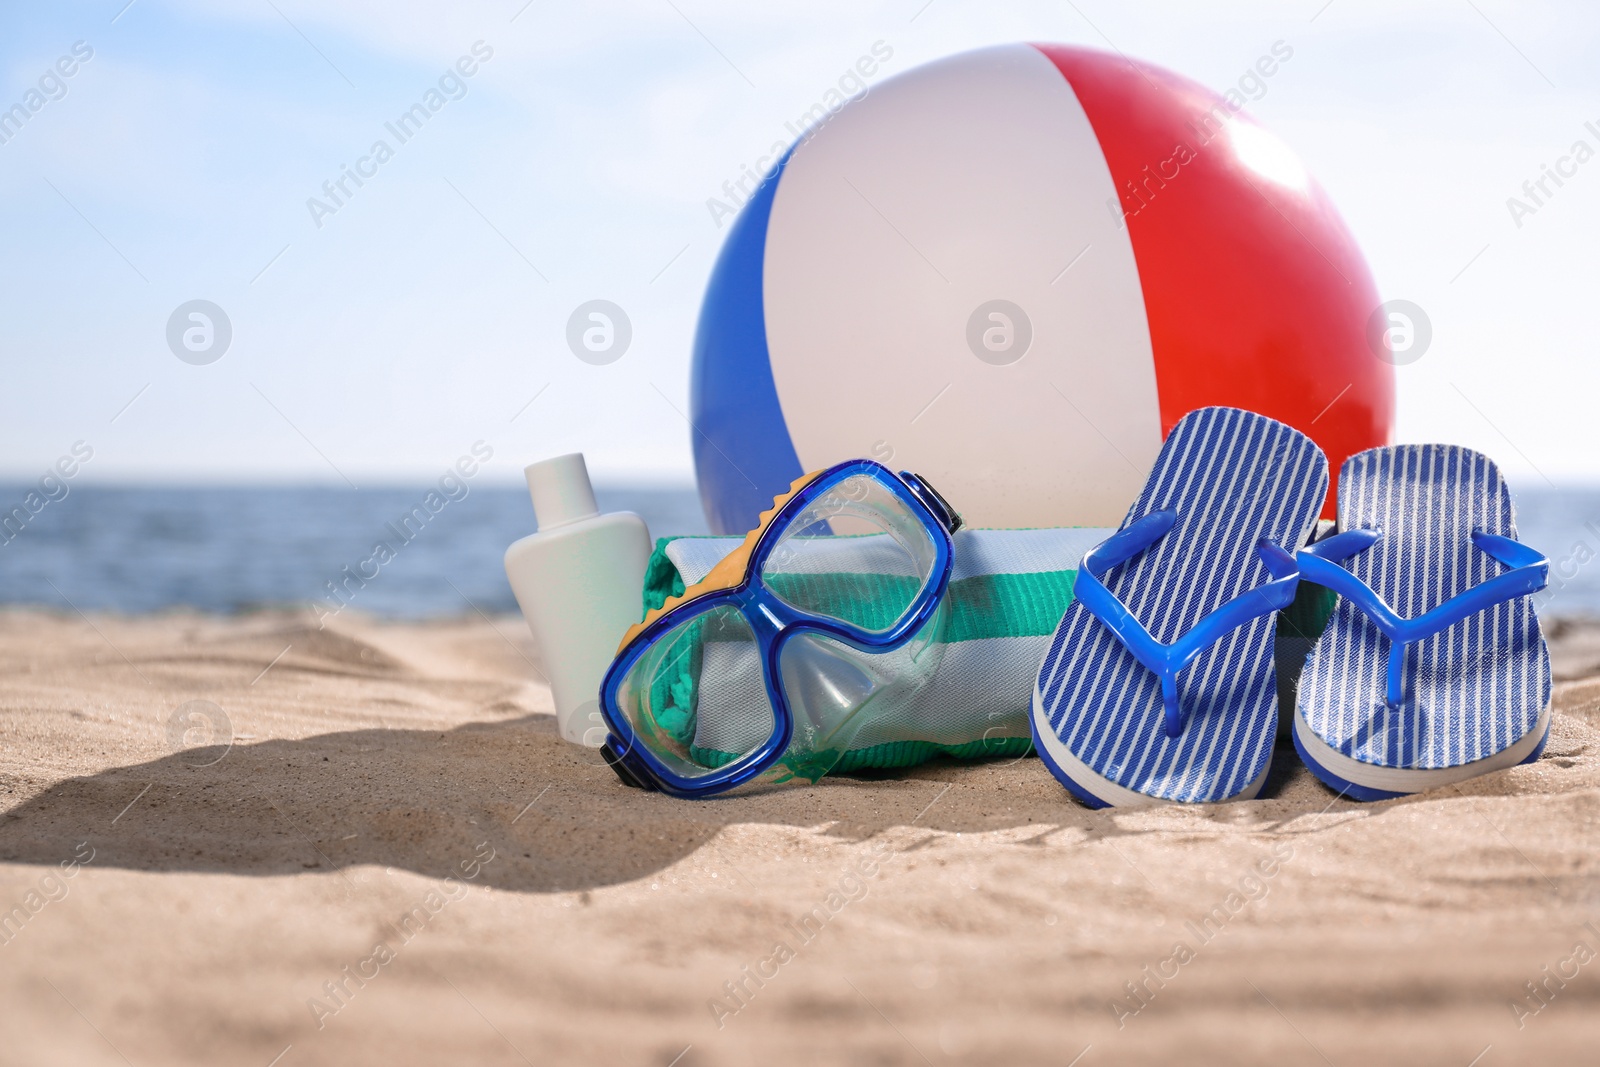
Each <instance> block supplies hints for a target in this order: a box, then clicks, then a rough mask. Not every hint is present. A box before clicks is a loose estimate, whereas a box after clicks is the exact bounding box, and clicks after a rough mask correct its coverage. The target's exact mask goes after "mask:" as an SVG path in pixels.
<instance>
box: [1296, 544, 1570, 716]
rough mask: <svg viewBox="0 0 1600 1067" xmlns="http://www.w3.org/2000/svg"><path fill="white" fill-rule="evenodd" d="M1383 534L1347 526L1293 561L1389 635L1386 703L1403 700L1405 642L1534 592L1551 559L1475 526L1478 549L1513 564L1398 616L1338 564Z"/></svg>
mask: <svg viewBox="0 0 1600 1067" xmlns="http://www.w3.org/2000/svg"><path fill="white" fill-rule="evenodd" d="M1383 536H1384V534H1383V531H1382V530H1347V531H1345V532H1344V533H1341V534H1335V535H1334V536H1332V537H1329V538H1327V539H1326V540H1323V541H1318V542H1317V543H1316V544H1314V545H1311V546H1310V547H1308V548H1304V549H1301V550H1300V552H1299V553H1298V555H1297V556H1296V562H1297V563H1298V564H1299V567H1300V574H1301V576H1302V577H1304V578H1305V579H1306V581H1308V582H1315V583H1316V584H1317V585H1321V586H1325V587H1327V588H1329V589H1332V590H1333V591H1334V592H1336V593H1338V594H1339V595H1340V596H1342V597H1344V598H1345V599H1347V600H1349V601H1351V602H1352V603H1353V604H1355V606H1356V607H1358V608H1360V609H1361V611H1362V613H1363V614H1365V615H1366V616H1367V618H1369V619H1371V620H1372V621H1373V623H1374V625H1376V626H1377V627H1378V629H1379V630H1380V631H1381V632H1382V633H1383V635H1384V636H1385V637H1387V638H1388V639H1389V675H1388V685H1387V689H1388V691H1387V693H1385V698H1386V700H1387V701H1388V704H1389V706H1390V707H1397V706H1398V705H1400V704H1401V703H1403V702H1404V701H1405V677H1404V675H1405V657H1406V648H1407V647H1408V646H1410V645H1413V644H1415V643H1416V642H1418V641H1421V640H1424V639H1426V638H1429V637H1432V636H1433V635H1434V634H1436V633H1439V632H1440V631H1441V630H1446V629H1448V628H1449V627H1451V626H1454V625H1455V624H1456V623H1458V622H1460V621H1461V620H1463V619H1465V618H1468V617H1469V616H1472V615H1476V614H1478V613H1479V612H1483V611H1487V610H1489V609H1490V608H1492V607H1495V606H1496V605H1498V604H1504V603H1505V602H1506V601H1508V600H1515V599H1516V598H1517V597H1520V596H1527V595H1528V594H1530V593H1537V592H1538V591H1539V590H1541V589H1543V588H1544V587H1545V583H1546V582H1548V581H1549V579H1550V561H1549V560H1548V559H1547V558H1545V555H1544V553H1542V552H1540V551H1538V550H1537V549H1534V548H1529V547H1528V546H1527V545H1524V544H1522V543H1521V542H1519V541H1515V540H1513V539H1512V538H1509V537H1501V536H1500V535H1499V534H1491V533H1484V532H1483V531H1481V530H1477V531H1474V532H1473V534H1472V543H1473V544H1474V545H1476V546H1477V548H1478V549H1479V551H1481V552H1484V553H1486V554H1487V555H1489V556H1490V557H1492V558H1493V559H1494V560H1495V561H1496V562H1498V563H1503V564H1505V565H1506V566H1507V567H1510V568H1512V569H1511V570H1509V571H1506V572H1505V573H1504V574H1498V575H1496V576H1494V577H1493V578H1490V579H1489V580H1488V581H1486V582H1480V583H1479V584H1478V585H1475V586H1472V587H1471V588H1470V589H1466V590H1464V591H1462V592H1460V593H1457V594H1456V595H1455V596H1453V597H1451V598H1450V599H1449V600H1446V601H1445V602H1444V603H1443V604H1440V605H1439V606H1438V607H1436V608H1434V609H1433V610H1432V611H1427V612H1423V613H1422V614H1421V615H1418V616H1417V617H1416V618H1414V619H1402V618H1401V617H1400V616H1399V615H1398V614H1397V613H1396V612H1395V610H1394V609H1393V608H1392V607H1390V606H1389V603H1388V602H1387V601H1386V600H1384V599H1383V597H1381V596H1379V595H1378V591H1377V590H1375V589H1373V588H1372V586H1370V585H1368V584H1367V583H1366V582H1364V581H1362V580H1361V579H1360V578H1357V577H1356V576H1355V575H1354V574H1352V573H1350V571H1348V570H1346V569H1345V568H1344V567H1343V566H1341V563H1342V562H1343V561H1344V560H1346V559H1349V558H1350V557H1351V556H1354V555H1356V554H1358V553H1360V552H1365V551H1366V550H1367V549H1369V548H1371V547H1372V546H1373V545H1375V544H1377V543H1378V542H1379V541H1380V540H1382V538H1383Z"/></svg>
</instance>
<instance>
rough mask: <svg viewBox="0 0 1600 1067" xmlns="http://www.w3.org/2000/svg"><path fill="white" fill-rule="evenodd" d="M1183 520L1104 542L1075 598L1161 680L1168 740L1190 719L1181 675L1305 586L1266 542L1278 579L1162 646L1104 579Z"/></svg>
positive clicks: (1290, 561) (1161, 515) (1143, 526)
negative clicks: (1208, 651) (1180, 686)
mask: <svg viewBox="0 0 1600 1067" xmlns="http://www.w3.org/2000/svg"><path fill="white" fill-rule="evenodd" d="M1177 518H1178V514H1177V512H1175V511H1153V512H1151V513H1150V514H1148V515H1146V516H1144V517H1143V518H1142V519H1139V520H1137V521H1135V522H1133V523H1131V524H1129V526H1128V527H1127V528H1126V529H1123V530H1119V531H1118V532H1117V533H1115V534H1113V535H1112V536H1111V537H1109V538H1107V539H1106V540H1105V541H1102V542H1101V543H1100V544H1099V545H1097V546H1095V548H1093V549H1091V550H1090V551H1089V552H1088V553H1087V554H1086V555H1085V556H1084V557H1083V563H1082V564H1081V565H1080V566H1079V568H1078V577H1077V579H1076V581H1075V583H1074V585H1073V590H1072V595H1073V598H1074V599H1076V600H1077V601H1078V602H1079V603H1081V604H1082V605H1083V606H1084V609H1085V610H1087V611H1088V612H1089V614H1091V615H1093V616H1094V617H1095V618H1097V619H1099V620H1100V621H1101V622H1103V623H1104V624H1105V625H1106V628H1107V629H1109V630H1110V631H1111V633H1112V635H1113V636H1115V637H1116V639H1117V640H1118V641H1119V642H1121V644H1122V646H1123V647H1124V648H1126V649H1127V650H1128V651H1129V652H1131V653H1133V656H1134V658H1135V659H1137V660H1138V661H1139V662H1140V663H1141V664H1143V665H1144V666H1145V667H1146V668H1148V669H1149V670H1150V671H1152V672H1153V673H1154V674H1155V675H1156V677H1158V678H1160V679H1161V701H1162V706H1163V708H1164V710H1165V712H1166V733H1167V736H1168V737H1177V736H1178V735H1179V734H1181V733H1182V732H1183V727H1184V723H1185V722H1186V721H1187V718H1188V717H1187V716H1186V715H1185V714H1184V713H1183V710H1182V706H1181V705H1180V703H1179V701H1178V672H1179V671H1181V670H1183V669H1184V668H1185V667H1187V666H1188V665H1189V664H1190V663H1192V662H1193V661H1194V659H1195V657H1197V656H1199V655H1200V653H1201V652H1204V651H1205V650H1206V649H1208V648H1210V647H1211V646H1212V645H1214V644H1216V643H1217V642H1218V641H1220V640H1222V638H1224V637H1226V636H1227V635H1228V634H1229V633H1231V632H1232V631H1234V630H1236V629H1238V628H1239V627H1241V626H1243V625H1245V624H1246V623H1249V622H1253V621H1254V620H1256V619H1259V618H1260V617H1261V616H1263V615H1270V614H1271V613H1273V612H1274V611H1280V610H1282V609H1283V608H1286V607H1288V606H1289V603H1290V601H1292V600H1294V593H1295V587H1296V585H1297V584H1298V583H1299V580H1300V573H1299V571H1298V570H1296V569H1295V564H1294V557H1293V556H1291V555H1289V553H1287V552H1285V551H1284V550H1283V549H1281V548H1279V547H1278V546H1277V545H1275V544H1273V543H1272V542H1270V541H1268V540H1267V539H1266V538H1262V539H1261V540H1260V541H1259V542H1257V544H1256V552H1257V554H1258V555H1259V556H1260V559H1261V562H1262V564H1264V565H1265V566H1266V568H1267V571H1268V572H1269V573H1270V574H1271V575H1272V580H1271V581H1268V582H1266V583H1265V584H1263V585H1259V586H1257V587H1255V588H1254V589H1249V590H1246V591H1245V592H1243V593H1241V594H1239V595H1238V596H1236V597H1234V598H1233V599H1232V600H1229V601H1228V602H1227V603H1226V604H1223V605H1222V606H1220V607H1218V608H1216V609H1214V610H1212V611H1211V612H1209V613H1208V614H1207V615H1205V616H1204V617H1203V618H1202V619H1200V621H1199V622H1197V623H1195V624H1194V626H1192V627H1190V629H1189V630H1188V631H1187V632H1186V633H1184V634H1183V635H1182V636H1180V637H1179V638H1178V639H1177V640H1176V641H1173V642H1172V643H1171V644H1163V643H1162V642H1160V641H1157V640H1156V639H1155V637H1154V636H1152V635H1151V633H1150V631H1149V630H1147V629H1145V627H1144V625H1143V624H1142V623H1140V622H1139V620H1138V619H1136V618H1134V617H1133V613H1132V612H1131V611H1129V610H1128V607H1127V605H1126V604H1124V603H1123V602H1122V601H1120V600H1118V599H1117V597H1116V595H1115V594H1113V593H1112V592H1111V590H1109V589H1107V588H1106V585H1105V581H1104V578H1105V575H1106V573H1107V572H1108V571H1110V570H1111V568H1113V567H1115V566H1117V565H1118V564H1120V563H1125V562H1127V561H1128V560H1129V559H1131V558H1133V557H1134V556H1136V555H1138V554H1139V553H1140V552H1143V551H1144V550H1145V549H1147V548H1149V547H1150V546H1151V545H1153V544H1155V543H1156V542H1157V541H1159V540H1160V539H1161V538H1163V537H1165V536H1166V535H1167V533H1168V531H1170V530H1171V529H1172V526H1173V524H1174V523H1175V522H1177Z"/></svg>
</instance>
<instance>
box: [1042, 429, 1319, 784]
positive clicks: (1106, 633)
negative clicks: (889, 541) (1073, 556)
mask: <svg viewBox="0 0 1600 1067" xmlns="http://www.w3.org/2000/svg"><path fill="white" fill-rule="evenodd" d="M1327 489H1328V461H1327V459H1326V457H1324V456H1323V454H1322V452H1321V450H1320V449H1318V448H1317V446H1316V445H1315V444H1313V443H1312V441H1311V439H1310V438H1308V437H1306V436H1305V435H1304V434H1302V433H1300V432H1299V431H1298V430H1295V429H1292V428H1290V427H1288V426H1285V425H1284V424H1283V423H1281V422H1276V421H1274V420H1272V419H1269V418H1266V417H1265V416H1262V415H1257V414H1254V413H1252V412H1248V411H1241V410H1239V409H1237V408H1201V409H1199V410H1198V411H1192V412H1190V413H1189V414H1188V415H1185V416H1184V417H1183V418H1182V419H1180V420H1179V421H1178V424H1177V425H1176V426H1174V427H1173V429H1172V433H1171V434H1170V435H1168V437H1167V440H1166V443H1165V444H1164V445H1162V447H1161V453H1160V455H1159V456H1157V457H1156V464H1155V469H1154V470H1152V471H1151V472H1150V477H1149V480H1148V481H1146V482H1145V486H1144V489H1143V491H1142V492H1141V493H1140V495H1139V499H1138V500H1137V501H1136V502H1135V503H1134V505H1133V507H1132V508H1131V509H1129V511H1128V515H1127V518H1125V519H1124V520H1123V522H1122V526H1121V528H1120V529H1119V531H1118V532H1117V533H1116V534H1114V535H1113V536H1112V537H1111V538H1110V539H1108V540H1106V541H1104V542H1102V543H1101V544H1100V545H1099V546H1098V547H1096V548H1094V549H1093V550H1091V551H1090V552H1089V553H1088V554H1087V555H1086V556H1084V559H1083V563H1082V565H1081V566H1080V567H1079V570H1078V577H1077V581H1076V584H1075V586H1074V589H1073V602H1072V604H1070V605H1069V606H1068V608H1067V611H1066V614H1065V615H1063V616H1062V618H1061V624H1060V626H1058V627H1057V628H1056V632H1055V636H1054V637H1053V638H1052V639H1051V643H1050V648H1049V651H1048V652H1047V653H1046V654H1045V659H1044V664H1043V666H1042V667H1041V668H1040V670H1039V679H1038V683H1037V685H1036V686H1035V688H1034V696H1033V712H1032V715H1031V716H1030V720H1031V722H1032V725H1033V736H1034V745H1035V747H1036V749H1037V750H1038V752H1039V755H1040V757H1041V758H1042V759H1043V760H1044V763H1045V765H1046V766H1047V767H1049V768H1050V771H1051V773H1052V774H1054V775H1055V776H1056V778H1058V779H1059V780H1060V781H1061V783H1062V784H1063V785H1065V786H1066V787H1067V789H1069V790H1070V791H1071V792H1072V793H1073V794H1075V795H1076V796H1077V797H1078V798H1079V799H1080V800H1082V801H1084V802H1085V803H1086V804H1088V805H1090V806H1091V807H1106V806H1108V805H1113V804H1116V805H1124V804H1138V803H1149V802H1150V801H1153V800H1172V801H1189V802H1200V803H1204V802H1211V801H1221V800H1233V799H1240V798H1246V797H1253V796H1255V795H1256V793H1257V792H1259V791H1260V789H1261V785H1262V783H1263V782H1264V781H1265V780H1266V777H1267V767H1268V765H1269V764H1270V763H1271V760H1272V748H1273V740H1274V737H1275V735H1276V733H1277V728H1278V703H1277V701H1278V691H1277V673H1276V671H1275V669H1274V663H1273V640H1274V625H1275V619H1274V616H1275V614H1276V613H1277V612H1278V611H1279V610H1280V609H1282V608H1284V607H1287V606H1288V604H1289V602H1290V601H1291V600H1293V599H1294V594H1295V588H1296V585H1297V583H1298V581H1299V578H1298V573H1297V571H1296V569H1295V564H1294V556H1293V553H1294V551H1295V550H1296V549H1298V548H1300V547H1301V546H1303V545H1304V544H1305V543H1306V541H1307V538H1308V537H1309V535H1310V533H1311V531H1312V529H1313V528H1314V526H1315V524H1316V521H1317V514H1318V512H1319V511H1320V510H1321V508H1322V502H1323V498H1324V497H1325V496H1326V494H1327Z"/></svg>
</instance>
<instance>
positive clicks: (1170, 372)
mask: <svg viewBox="0 0 1600 1067" xmlns="http://www.w3.org/2000/svg"><path fill="white" fill-rule="evenodd" d="M1292 55H1293V52H1292V50H1291V49H1289V48H1288V47H1287V46H1285V45H1282V44H1280V45H1278V46H1277V47H1276V49H1275V54H1274V55H1269V56H1264V57H1263V58H1262V61H1261V62H1260V63H1258V64H1257V65H1256V67H1254V68H1252V69H1251V70H1250V71H1248V72H1246V73H1247V75H1248V79H1242V81H1241V84H1248V85H1250V86H1254V85H1264V84H1266V79H1269V78H1270V77H1271V76H1272V74H1273V73H1276V72H1277V71H1278V69H1279V67H1280V66H1281V65H1282V64H1283V63H1286V62H1290V60H1291V59H1292ZM1250 79H1253V81H1252V80H1250ZM1242 100H1243V96H1242V95H1241V94H1240V93H1239V92H1236V91H1231V92H1230V94H1229V97H1227V98H1224V97H1223V96H1219V95H1218V94H1216V93H1214V92H1212V91H1211V90H1209V89H1206V88H1204V87H1202V86H1200V85H1197V84H1195V83H1194V82H1191V81H1188V80H1187V79H1184V78H1181V77H1179V76H1177V75H1175V74H1172V73H1170V72H1168V71H1165V70H1161V69H1159V68H1157V67H1153V66H1149V65H1147V64H1142V63H1130V62H1129V61H1127V60H1125V59H1123V58H1122V57H1120V56H1116V55H1111V54H1106V53H1101V52H1096V51H1092V50H1088V49H1082V48H1069V47H1065V46H1059V45H1027V44H1014V45H1002V46H998V47H992V48H984V49H981V50H979V51H974V52H968V53H965V54H962V55H957V56H952V57H950V58H947V59H942V60H939V61H937V62H934V63H929V64H927V65H925V66H922V67H918V68H915V69H913V70H911V71H908V72H906V73H904V74H902V75H899V76H897V77H895V78H892V79H889V80H886V81H884V82H882V83H881V84H878V85H875V86H873V87H872V88H871V89H870V90H869V91H868V92H867V93H866V94H865V95H863V96H860V97H858V98H856V99H854V100H852V101H850V102H849V103H848V104H846V105H844V106H843V107H841V108H839V109H838V110H837V111H836V112H835V113H834V114H832V115H831V116H829V117H828V118H827V119H825V120H824V121H823V122H821V123H820V124H819V125H817V126H815V127H813V128H812V129H810V130H808V131H807V132H806V133H805V134H804V135H803V136H802V137H801V138H800V140H799V141H798V142H796V144H795V145H794V146H792V147H791V148H790V149H789V151H788V152H787V153H786V154H785V155H784V156H783V158H782V159H781V160H780V162H779V163H778V164H777V165H776V167H775V168H774V170H773V172H772V173H771V174H770V175H769V176H768V177H767V179H766V180H765V181H763V182H762V183H761V185H760V186H759V187H758V188H757V189H756V190H755V192H754V193H753V194H752V195H751V196H750V199H749V200H748V201H747V202H745V204H744V205H743V207H742V208H741V209H740V211H739V214H738V216H737V218H736V219H734V221H733V222H732V223H731V224H730V226H729V229H728V232H727V235H726V237H725V239H724V244H723V248H722V251H721V253H720V255H719V258H718V260H717V263H716V266H715V268H714V270H713V272H712V276H711V280H710V283H709V286H708V288H707V292H706V296H705V301H704V304H703V306H702V309H701V315H700V321H699V326H698V331H697V334H696V338H695V350H694V360H693V372H692V383H691V389H690V395H691V404H692V408H693V410H692V420H693V423H694V437H693V446H694V457H695V469H696V475H697V479H698V482H699V488H700V495H701V500H702V503H703V504H704V507H705V511H706V515H707V518H708V520H709V522H710V524H711V526H712V528H713V529H714V530H716V531H718V532H723V533H740V532H743V531H745V530H748V529H750V528H751V527H753V526H754V525H755V524H756V517H757V515H758V514H759V513H760V512H761V511H762V510H764V509H766V508H768V507H770V506H771V504H772V498H773V496H775V495H776V494H778V493H780V492H782V491H784V490H785V489H787V488H788V486H789V483H790V482H791V481H792V480H793V479H794V478H796V477H797V476H799V475H800V474H801V473H803V472H804V471H808V470H815V469H816V468H818V467H822V466H826V465H828V464H831V463H834V462H837V461H840V460H844V459H848V458H852V457H857V456H866V457H871V458H874V459H878V460H880V461H881V462H883V463H886V464H888V465H890V466H892V467H894V468H895V469H902V470H913V471H916V472H917V473H918V474H921V475H923V476H924V477H926V478H927V479H928V480H929V481H930V482H931V483H932V484H933V485H935V486H937V487H938V489H939V490H940V491H941V492H942V493H943V494H944V495H945V496H946V497H947V498H948V499H949V500H950V502H951V504H953V505H954V506H955V507H956V508H957V509H958V510H959V511H961V512H962V514H963V516H964V517H965V518H966V520H967V522H968V523H969V524H972V525H976V526H1000V527H1011V526H1063V525H1082V526H1115V525H1116V524H1117V523H1118V522H1120V521H1121V519H1122V516H1123V514H1124V513H1125V511H1126V510H1127V508H1128V506H1129V504H1130V503H1132V501H1133V499H1134V498H1135V496H1136V495H1137V493H1138V490H1139V487H1140V486H1141V485H1142V484H1143V482H1144V478H1145V475H1146V473H1147V472H1148V471H1149V469H1150V466H1151V464H1152V462H1153V461H1154V459H1155V455H1156V452H1157V450H1158V449H1159V447H1160V445H1161V441H1162V438H1163V436H1164V435H1165V434H1166V433H1167V432H1168V431H1169V430H1171V428H1172V427H1173V425H1174V424H1175V423H1176V422H1177V421H1178V419H1180V418H1181V417H1182V416H1183V415H1184V414H1185V413H1186V412H1188V411H1191V410H1193V409H1194V408H1198V407H1204V406H1207V405H1211V404H1227V405H1233V406H1237V407H1243V408H1248V409H1250V410H1252V411H1258V412H1261V413H1262V414H1265V415H1269V416H1271V417H1273V418H1276V419H1279V420H1281V421H1283V422H1286V423H1288V424H1289V425H1291V426H1294V427H1296V428H1297V429H1299V430H1301V431H1303V432H1305V433H1307V434H1309V435H1310V436H1311V437H1312V438H1313V439H1314V440H1315V441H1316V442H1317V443H1318V444H1319V445H1320V446H1321V447H1322V448H1323V450H1324V451H1325V452H1327V454H1328V460H1329V465H1330V468H1331V469H1332V470H1334V471H1337V470H1338V469H1339V465H1340V463H1341V462H1342V461H1343V460H1344V459H1345V457H1347V456H1349V455H1350V454H1352V453H1354V452H1358V451H1361V450H1363V449H1366V448H1371V447H1374V446H1377V445H1381V444H1385V443H1387V442H1388V440H1389V432H1390V427H1391V422H1392V418H1393V410H1394V380H1393V367H1392V365H1391V364H1390V363H1388V362H1385V361H1383V360H1381V359H1379V358H1377V357H1376V356H1375V355H1374V353H1373V349H1372V348H1370V347H1369V345H1368V342H1367V323H1368V319H1369V317H1371V316H1372V315H1373V313H1374V311H1375V309H1376V308H1377V306H1378V295H1377V291H1376V288H1375V287H1374V285H1373V281H1372V277H1371V274H1370V273H1369V271H1368V269H1367V266H1366V263H1365V262H1364V260H1363V259H1362V256H1361V253H1360V251H1359V249H1358V248H1357V247H1356V244H1355V241H1354V240H1353V239H1352V237H1351V235H1350V233H1349V231H1348V230H1346V228H1345V226H1344V224H1343V222H1342V221H1341V220H1340V218H1339V216H1338V213H1337V212H1336V211H1335V210H1334V207H1333V205H1332V203H1331V202H1330V201H1329V199H1328V197H1327V196H1326V195H1325V194H1324V193H1323V191H1322V190H1321V189H1320V188H1319V187H1318V186H1317V184H1316V182H1314V181H1313V180H1312V179H1311V177H1310V176H1309V175H1308V174H1307V173H1306V171H1305V169H1304V168H1303V167H1302V165H1301V163H1300V161H1299V160H1298V159H1297V158H1296V156H1295V155H1294V153H1293V152H1292V151H1290V149H1289V148H1288V147H1287V146H1286V145H1284V143H1283V142H1282V141H1280V140H1278V139H1277V138H1276V137H1274V136H1273V135H1272V134H1270V133H1268V132H1267V131H1266V130H1265V129H1263V128H1262V127H1261V126H1259V125H1258V124H1256V123H1255V122H1254V121H1253V120H1252V119H1251V118H1249V116H1247V115H1246V114H1244V113H1243V112H1242V111H1240V110H1239V103H1240V102H1242ZM1332 492H1333V490H1332V488H1331V487H1330V496H1329V502H1330V505H1331V502H1332V499H1333V497H1332ZM1331 513H1332V512H1331V508H1330V510H1329V512H1328V514H1331Z"/></svg>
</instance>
